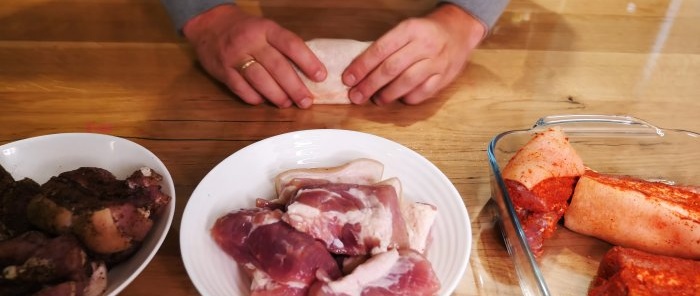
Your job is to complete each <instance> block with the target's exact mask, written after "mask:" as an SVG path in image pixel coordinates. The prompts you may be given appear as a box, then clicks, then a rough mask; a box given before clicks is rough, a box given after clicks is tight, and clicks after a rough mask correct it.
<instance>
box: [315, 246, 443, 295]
mask: <svg viewBox="0 0 700 296" xmlns="http://www.w3.org/2000/svg"><path fill="white" fill-rule="evenodd" d="M439 290H440V282H439V280H438V278H437V276H436V275H435V272H434V271H433V268H432V266H431V265H430V262H429V261H428V260H427V259H426V258H425V257H423V255H421V254H420V253H418V252H416V251H414V250H401V251H397V250H390V251H388V252H384V253H380V254H377V255H374V256H372V257H371V258H370V259H369V260H367V261H366V262H365V263H363V264H361V265H360V266H358V267H357V268H355V270H353V272H352V273H351V274H349V275H347V276H345V277H344V278H342V279H339V280H337V281H325V282H324V281H319V282H316V283H315V284H314V285H313V286H312V287H311V290H310V292H309V295H312V296H321V295H323V296H346V295H357V296H360V295H361V296H370V295H372V296H374V295H378V296H382V295H403V296H413V295H415V296H426V295H435V294H437V292H438V291H439Z"/></svg>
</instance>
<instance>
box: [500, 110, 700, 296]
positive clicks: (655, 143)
mask: <svg viewBox="0 0 700 296" xmlns="http://www.w3.org/2000/svg"><path fill="white" fill-rule="evenodd" d="M552 126H560V127H561V128H562V129H563V130H564V132H565V133H566V134H567V136H568V137H569V141H570V142H571V144H572V145H573V146H574V148H575V149H576V151H577V152H578V154H579V155H580V156H581V158H582V159H583V162H584V165H586V166H587V167H590V168H591V169H594V170H596V171H599V172H602V173H609V174H620V175H631V176H635V177H639V178H643V179H647V180H655V181H666V182H671V183H675V184H685V185H695V186H700V179H698V175H700V174H698V173H699V172H700V134H698V133H695V132H691V131H685V130H677V129H663V128H658V127H656V126H654V125H652V124H650V123H648V122H645V121H643V120H640V119H637V118H634V117H630V116H618V115H554V116H547V117H543V118H540V119H539V120H538V121H537V122H536V123H535V125H534V126H533V127H532V128H530V129H523V130H513V131H507V132H504V133H501V134H499V135H497V136H495V137H494V138H493V139H492V140H491V142H490V143H489V146H488V150H487V153H488V157H489V163H490V166H491V194H492V196H491V197H492V199H493V200H494V201H495V202H496V205H497V206H498V211H497V212H498V216H499V217H498V222H499V223H498V224H499V226H500V229H501V233H502V236H503V239H504V242H505V245H506V248H507V250H508V253H509V254H510V257H511V258H512V260H513V264H514V266H515V272H516V274H517V276H518V279H519V282H520V287H521V288H522V291H523V294H524V295H557V296H558V295H586V294H587V292H588V288H589V285H590V283H591V280H592V279H593V277H594V276H595V274H596V272H597V269H598V264H599V263H600V260H601V259H602V257H603V255H604V254H605V252H606V251H608V249H609V248H610V247H611V246H612V245H610V244H608V243H606V242H604V241H601V240H598V239H596V238H593V237H588V236H585V235H581V234H578V233H575V232H572V231H570V230H568V229H566V228H565V227H564V225H563V223H561V222H560V223H559V225H558V227H557V231H556V232H555V234H554V236H553V237H551V238H549V239H548V240H546V241H545V243H544V254H543V255H542V256H541V257H540V258H537V259H536V258H535V257H534V256H533V254H532V252H531V251H530V248H529V246H528V244H527V240H526V239H525V235H524V233H523V231H522V228H521V226H520V222H519V221H518V218H517V216H516V215H515V210H514V208H513V203H512V202H511V199H510V196H509V195H508V192H507V190H506V186H505V183H504V180H503V178H502V176H501V169H502V168H504V167H505V165H506V163H507V162H508V161H509V160H510V158H511V157H512V156H513V155H514V154H515V152H517V150H518V149H519V148H520V147H522V146H523V145H524V144H525V143H527V141H529V140H530V139H531V138H532V137H533V135H534V133H536V132H538V131H542V130H544V129H547V128H549V127H552ZM621 210H624V209H621Z"/></svg>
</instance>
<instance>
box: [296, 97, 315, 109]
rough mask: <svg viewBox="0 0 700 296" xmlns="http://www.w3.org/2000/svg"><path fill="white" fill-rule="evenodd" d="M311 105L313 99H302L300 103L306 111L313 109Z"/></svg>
mask: <svg viewBox="0 0 700 296" xmlns="http://www.w3.org/2000/svg"><path fill="white" fill-rule="evenodd" d="M311 103H312V101H311V99H309V98H303V99H301V101H299V107H300V108H302V109H306V108H309V107H311Z"/></svg>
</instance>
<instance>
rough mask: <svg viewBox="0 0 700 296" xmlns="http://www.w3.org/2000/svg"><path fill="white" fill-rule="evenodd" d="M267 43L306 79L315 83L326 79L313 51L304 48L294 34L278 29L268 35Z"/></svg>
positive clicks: (325, 73) (303, 44) (321, 64)
mask: <svg viewBox="0 0 700 296" xmlns="http://www.w3.org/2000/svg"><path fill="white" fill-rule="evenodd" d="M267 42H269V43H270V45H272V46H273V47H274V48H276V49H277V50H279V51H280V52H281V53H282V54H283V55H284V56H286V57H287V58H289V59H290V60H292V62H294V64H295V65H297V67H299V69H300V70H301V72H303V73H304V75H306V77H309V78H310V79H311V80H315V81H317V82H320V81H323V80H325V79H326V76H327V75H328V72H327V70H326V67H325V66H324V65H323V63H321V61H320V60H319V59H318V57H316V55H315V54H314V53H313V51H311V49H310V48H309V47H308V46H306V43H304V40H302V39H301V38H300V37H299V36H297V35H296V34H294V33H292V32H290V31H288V30H286V29H284V28H279V30H275V31H274V32H273V34H270V35H268V37H267Z"/></svg>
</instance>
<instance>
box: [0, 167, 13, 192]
mask: <svg viewBox="0 0 700 296" xmlns="http://www.w3.org/2000/svg"><path fill="white" fill-rule="evenodd" d="M14 182H15V179H14V178H12V175H11V174H10V173H9V172H8V171H7V170H5V168H4V167H3V166H1V165H0V193H2V192H3V191H5V188H6V187H7V186H9V185H10V184H12V183H14Z"/></svg>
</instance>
